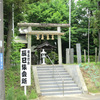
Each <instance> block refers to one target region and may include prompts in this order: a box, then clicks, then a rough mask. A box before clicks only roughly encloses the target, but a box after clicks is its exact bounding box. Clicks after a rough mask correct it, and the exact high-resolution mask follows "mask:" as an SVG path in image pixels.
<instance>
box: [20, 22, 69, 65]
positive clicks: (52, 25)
mask: <svg viewBox="0 0 100 100" xmlns="http://www.w3.org/2000/svg"><path fill="white" fill-rule="evenodd" d="M18 26H19V27H27V28H28V31H27V32H22V34H23V33H24V34H27V36H28V48H29V49H31V35H37V40H39V35H42V38H41V39H42V40H43V39H44V35H47V40H49V35H52V40H54V35H58V58H59V59H58V60H59V64H62V44H61V35H64V33H61V27H69V26H70V25H69V24H53V23H48V24H47V23H18ZM32 27H57V31H34V30H32Z"/></svg>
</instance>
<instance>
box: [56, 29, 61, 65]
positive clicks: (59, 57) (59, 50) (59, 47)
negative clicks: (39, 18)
mask: <svg viewBox="0 0 100 100" xmlns="http://www.w3.org/2000/svg"><path fill="white" fill-rule="evenodd" d="M57 31H58V32H61V28H60V27H57ZM58 61H59V64H62V44H61V35H58Z"/></svg>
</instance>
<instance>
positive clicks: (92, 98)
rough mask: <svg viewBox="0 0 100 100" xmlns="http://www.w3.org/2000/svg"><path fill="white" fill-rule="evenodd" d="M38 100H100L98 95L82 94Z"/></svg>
mask: <svg viewBox="0 0 100 100" xmlns="http://www.w3.org/2000/svg"><path fill="white" fill-rule="evenodd" d="M39 100H100V94H82V95H71V96H41V97H39Z"/></svg>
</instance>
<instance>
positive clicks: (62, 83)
mask: <svg viewBox="0 0 100 100" xmlns="http://www.w3.org/2000/svg"><path fill="white" fill-rule="evenodd" d="M62 82H63V83H62V86H63V90H62V91H63V96H64V80H63V81H62Z"/></svg>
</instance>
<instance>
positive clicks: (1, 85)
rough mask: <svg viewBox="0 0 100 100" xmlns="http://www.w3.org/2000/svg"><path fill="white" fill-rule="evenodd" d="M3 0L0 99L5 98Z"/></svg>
mask: <svg viewBox="0 0 100 100" xmlns="http://www.w3.org/2000/svg"><path fill="white" fill-rule="evenodd" d="M3 58H4V27H3V0H0V100H5V79H4V59H3Z"/></svg>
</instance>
